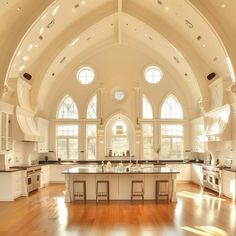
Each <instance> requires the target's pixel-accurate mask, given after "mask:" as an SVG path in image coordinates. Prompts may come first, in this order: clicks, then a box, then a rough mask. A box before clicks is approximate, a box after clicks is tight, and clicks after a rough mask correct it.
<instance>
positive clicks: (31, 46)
mask: <svg viewBox="0 0 236 236" xmlns="http://www.w3.org/2000/svg"><path fill="white" fill-rule="evenodd" d="M32 48H33V45H32V44H30V45H29V47H28V49H27V51H28V52H29V51H31V49H32Z"/></svg>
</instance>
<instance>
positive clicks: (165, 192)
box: [156, 180, 169, 202]
mask: <svg viewBox="0 0 236 236" xmlns="http://www.w3.org/2000/svg"><path fill="white" fill-rule="evenodd" d="M163 185H164V186H165V190H163V188H162V189H161V186H162V187H163ZM162 197H165V198H164V199H161V198H162ZM161 200H162V201H163V200H166V201H168V202H169V180H156V201H161Z"/></svg>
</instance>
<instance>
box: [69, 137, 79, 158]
mask: <svg viewBox="0 0 236 236" xmlns="http://www.w3.org/2000/svg"><path fill="white" fill-rule="evenodd" d="M68 159H70V160H75V159H78V139H77V138H69V158H68Z"/></svg>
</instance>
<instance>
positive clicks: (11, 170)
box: [0, 168, 22, 172]
mask: <svg viewBox="0 0 236 236" xmlns="http://www.w3.org/2000/svg"><path fill="white" fill-rule="evenodd" d="M21 170H22V169H20V168H9V169H5V170H0V172H16V171H21Z"/></svg>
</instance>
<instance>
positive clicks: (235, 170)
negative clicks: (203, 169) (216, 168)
mask: <svg viewBox="0 0 236 236" xmlns="http://www.w3.org/2000/svg"><path fill="white" fill-rule="evenodd" d="M223 170H226V171H230V172H236V168H235V167H233V168H231V167H224V168H223Z"/></svg>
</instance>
